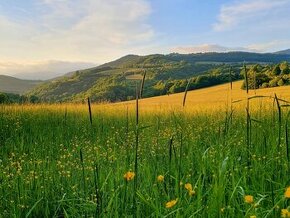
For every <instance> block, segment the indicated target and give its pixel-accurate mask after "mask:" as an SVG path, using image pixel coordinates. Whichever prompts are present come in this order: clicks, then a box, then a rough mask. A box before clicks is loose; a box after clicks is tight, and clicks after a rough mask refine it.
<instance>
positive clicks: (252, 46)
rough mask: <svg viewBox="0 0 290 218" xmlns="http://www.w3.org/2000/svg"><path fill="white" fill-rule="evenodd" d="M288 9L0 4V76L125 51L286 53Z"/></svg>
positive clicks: (45, 72)
mask: <svg viewBox="0 0 290 218" xmlns="http://www.w3.org/2000/svg"><path fill="white" fill-rule="evenodd" d="M289 11H290V0H25V1H24V0H1V1H0V74H7V75H17V76H18V77H21V75H25V76H23V77H27V73H30V78H32V77H33V78H34V77H35V78H36V77H39V78H44V77H47V78H48V77H52V76H53V75H54V73H55V72H57V73H58V74H60V73H65V72H63V71H66V72H67V71H69V70H74V68H76V69H78V68H86V67H91V66H94V65H96V64H101V63H104V62H108V61H111V60H113V59H116V58H119V57H121V56H123V55H126V54H140V55H144V54H151V53H164V54H167V53H171V52H179V53H193V52H207V51H217V52H218V51H221V52H225V51H230V50H243V51H257V52H271V51H277V50H282V49H287V48H290V29H289V26H290V13H289ZM35 69H37V70H35ZM36 73H37V74H36Z"/></svg>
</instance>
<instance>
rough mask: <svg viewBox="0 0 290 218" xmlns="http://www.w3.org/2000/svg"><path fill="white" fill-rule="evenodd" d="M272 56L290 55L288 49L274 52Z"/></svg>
mask: <svg viewBox="0 0 290 218" xmlns="http://www.w3.org/2000/svg"><path fill="white" fill-rule="evenodd" d="M274 54H280V55H281V54H282V55H290V49H285V50H282V51H277V52H274Z"/></svg>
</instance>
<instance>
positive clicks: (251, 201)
mask: <svg viewBox="0 0 290 218" xmlns="http://www.w3.org/2000/svg"><path fill="white" fill-rule="evenodd" d="M244 200H245V202H246V203H248V204H252V203H254V197H253V196H252V195H246V196H245V197H244Z"/></svg>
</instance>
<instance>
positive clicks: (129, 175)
mask: <svg viewBox="0 0 290 218" xmlns="http://www.w3.org/2000/svg"><path fill="white" fill-rule="evenodd" d="M134 177H135V173H134V172H131V171H128V172H127V173H125V174H124V179H125V180H127V181H130V180H133V179H134Z"/></svg>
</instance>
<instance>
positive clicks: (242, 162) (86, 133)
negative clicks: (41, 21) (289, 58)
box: [0, 83, 290, 217]
mask: <svg viewBox="0 0 290 218" xmlns="http://www.w3.org/2000/svg"><path fill="white" fill-rule="evenodd" d="M238 85H239V84H238V83H234V86H236V87H237V86H238ZM211 89H212V91H211ZM221 89H222V90H225V91H224V92H222V91H221ZM214 90H215V91H214ZM285 90H289V88H288V87H287V88H284V87H282V89H280V88H277V89H264V90H261V91H260V90H257V95H259V96H260V95H263V96H266V95H267V96H270V95H271V96H272V97H274V94H273V93H274V92H275V93H277V96H278V98H280V99H282V98H283V99H286V100H287V99H288V100H289V99H290V98H289V96H288V93H285ZM196 92H197V93H194V92H188V96H187V99H186V105H185V107H184V108H183V107H182V100H183V95H182V94H177V95H174V96H171V97H170V96H169V97H168V96H164V97H159V98H152V99H142V100H140V102H139V104H140V105H139V106H140V107H139V109H140V111H139V125H138V135H139V139H138V140H139V141H138V175H136V172H135V165H134V164H135V148H136V147H135V142H136V141H135V137H136V135H135V134H136V117H135V104H134V102H126V103H117V104H104V105H94V104H93V105H91V110H92V116H91V117H92V124H91V123H90V115H89V109H88V106H87V104H78V105H75V104H54V105H10V106H7V105H6V106H5V105H4V106H0V109H1V110H0V146H1V147H0V154H1V155H0V211H1V216H3V217H25V216H31V217H82V216H87V217H98V216H101V217H107V216H111V217H114V216H115V217H118V216H123V217H128V216H129V217H130V216H133V215H136V216H138V217H158V216H172V217H250V216H257V217H279V216H281V214H287V211H288V209H289V208H288V207H289V200H288V199H289V190H288V189H289V188H288V187H289V185H290V184H289V172H290V169H289V154H288V152H287V151H288V147H287V146H288V144H287V140H286V136H285V134H286V127H285V126H286V120H287V119H286V118H287V114H288V107H281V116H282V119H281V120H280V121H279V117H278V110H277V105H276V103H275V101H274V99H273V98H253V99H251V100H250V106H249V109H250V111H249V113H250V118H251V120H250V121H251V122H250V125H249V126H247V113H246V110H245V106H246V100H245V94H243V92H244V91H239V89H238V88H235V89H234V90H233V92H232V94H231V93H230V92H229V91H228V85H223V86H217V87H213V88H209V89H204V90H198V91H196ZM235 92H236V94H235ZM204 93H208V94H207V95H206V97H202V96H203V95H204ZM238 93H242V94H241V95H239V94H238ZM289 93H290V92H289ZM250 94H251V93H250ZM289 95H290V94H289ZM169 98H172V102H171V103H169V102H168V99H169ZM231 98H232V100H233V101H236V100H242V101H236V103H233V104H231V103H230V100H229V99H231ZM220 99H224V100H220ZM203 102H204V103H203ZM280 104H281V105H287V102H282V101H281V102H280ZM231 108H232V111H231ZM247 128H250V129H249V132H250V140H249V141H247ZM279 132H280V133H281V134H279ZM136 176H138V180H137V181H138V182H137V184H135V183H134V182H135V179H136ZM134 185H136V187H135V186H134ZM135 202H136V204H135ZM282 209H284V210H282Z"/></svg>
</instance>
